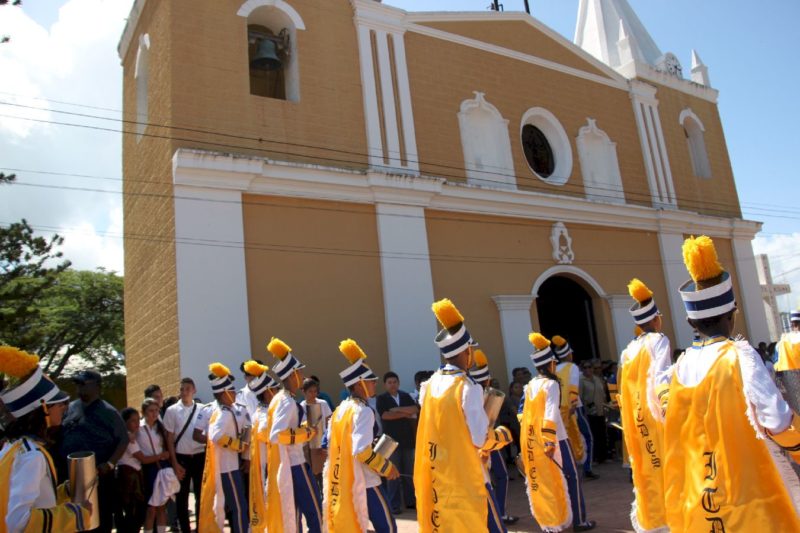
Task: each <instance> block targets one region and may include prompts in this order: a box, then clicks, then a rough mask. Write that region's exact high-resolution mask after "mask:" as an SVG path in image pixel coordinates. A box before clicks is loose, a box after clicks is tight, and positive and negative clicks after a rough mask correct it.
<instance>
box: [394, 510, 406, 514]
mask: <svg viewBox="0 0 800 533" xmlns="http://www.w3.org/2000/svg"><path fill="white" fill-rule="evenodd" d="M402 512H403V510H402V509H392V514H400V513H402Z"/></svg>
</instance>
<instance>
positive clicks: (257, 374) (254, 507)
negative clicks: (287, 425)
mask: <svg viewBox="0 0 800 533" xmlns="http://www.w3.org/2000/svg"><path fill="white" fill-rule="evenodd" d="M243 368H244V370H245V371H246V372H247V374H248V375H250V376H252V377H253V379H251V380H250V381H248V382H247V387H248V388H249V389H250V391H251V392H252V393H253V396H255V398H256V399H257V400H258V407H257V408H256V415H255V418H254V419H253V431H252V433H251V434H250V476H249V489H250V490H249V500H248V501H249V502H250V530H251V531H252V532H253V533H263V532H264V531H266V530H267V517H266V512H267V507H266V499H265V492H266V477H265V476H266V472H267V458H268V457H269V452H270V442H269V429H270V423H271V420H270V419H269V412H268V408H269V404H270V402H271V401H272V398H274V397H275V394H277V392H278V389H279V388H280V384H279V383H278V382H277V381H275V380H274V379H272V377H270V375H269V374H267V370H269V367H268V366H267V365H263V364H261V363H259V362H258V361H255V360H250V361H246V362H245V363H244V365H243Z"/></svg>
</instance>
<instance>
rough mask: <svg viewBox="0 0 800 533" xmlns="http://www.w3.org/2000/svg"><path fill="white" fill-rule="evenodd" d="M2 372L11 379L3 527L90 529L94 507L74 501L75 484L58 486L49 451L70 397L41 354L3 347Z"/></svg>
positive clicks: (6, 396)
mask: <svg viewBox="0 0 800 533" xmlns="http://www.w3.org/2000/svg"><path fill="white" fill-rule="evenodd" d="M0 372H1V373H2V374H3V375H4V377H5V378H6V379H7V380H8V381H9V383H7V384H6V387H5V388H4V389H3V391H2V392H0V402H2V403H1V404H0V405H2V410H3V413H2V415H3V418H4V421H3V422H4V426H5V427H4V430H5V431H4V432H5V437H6V438H7V439H9V442H8V443H7V444H6V445H5V446H4V447H3V449H2V450H1V451H0V506H2V508H0V512H2V527H0V530H2V531H8V532H9V533H22V532H38V531H59V532H61V533H72V532H74V531H84V530H85V529H86V526H88V524H89V521H90V519H91V516H92V509H91V505H90V504H89V503H84V504H77V503H72V502H71V501H70V494H69V485H68V483H64V484H61V485H58V476H57V474H56V470H55V467H54V466H53V458H52V457H51V456H50V453H49V452H48V451H47V449H46V446H47V445H48V443H49V441H48V430H49V429H50V428H54V427H58V426H59V425H60V424H61V419H62V417H63V416H64V412H65V410H66V403H67V401H68V400H69V396H67V395H66V394H64V393H63V392H62V391H60V390H59V389H58V387H57V386H56V384H55V383H53V382H52V381H51V380H50V378H49V377H47V376H46V375H45V374H44V373H43V372H42V369H41V368H40V367H39V357H38V356H35V355H31V354H28V353H27V352H24V351H22V350H19V349H17V348H14V347H11V346H0ZM94 512H97V510H96V509H95V510H94Z"/></svg>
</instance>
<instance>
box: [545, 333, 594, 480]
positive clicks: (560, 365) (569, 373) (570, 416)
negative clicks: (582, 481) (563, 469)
mask: <svg viewBox="0 0 800 533" xmlns="http://www.w3.org/2000/svg"><path fill="white" fill-rule="evenodd" d="M551 344H552V348H551V349H552V350H553V353H555V355H556V361H557V364H556V375H557V376H558V380H559V384H560V385H561V420H562V421H563V422H564V426H565V427H566V429H567V437H568V438H569V444H570V446H571V447H572V455H573V456H574V457H575V462H576V463H578V465H579V466H581V467H584V466H585V464H586V463H587V462H588V463H589V467H590V469H589V471H591V465H592V455H591V449H590V447H589V442H587V441H586V439H585V437H584V432H583V431H582V430H581V428H580V424H579V421H578V410H579V409H580V408H581V407H582V406H583V404H582V403H581V397H580V395H579V394H578V388H579V386H580V380H581V371H580V370H579V369H578V365H576V364H574V363H573V362H572V347H571V346H570V345H569V343H568V342H567V339H565V338H564V337H562V336H560V335H556V336H554V337H553V338H552V340H551ZM583 419H584V422H585V423H586V430H587V431H588V434H589V435H591V434H592V432H591V429H590V428H589V422H588V421H587V420H586V417H585V415H584V416H583ZM590 442H591V441H590ZM593 475H594V474H593Z"/></svg>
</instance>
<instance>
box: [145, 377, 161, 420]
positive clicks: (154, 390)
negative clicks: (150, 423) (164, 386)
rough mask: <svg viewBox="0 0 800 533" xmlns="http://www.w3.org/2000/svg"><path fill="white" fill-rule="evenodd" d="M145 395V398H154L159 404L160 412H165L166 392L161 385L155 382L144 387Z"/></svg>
mask: <svg viewBox="0 0 800 533" xmlns="http://www.w3.org/2000/svg"><path fill="white" fill-rule="evenodd" d="M144 397H145V398H152V399H154V400H155V401H156V404H158V410H159V412H160V413H162V414H163V413H164V410H165V407H164V393H163V392H162V391H161V387H160V386H159V385H156V384H155V383H153V384H152V385H148V386H147V387H146V388H145V389H144Z"/></svg>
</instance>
